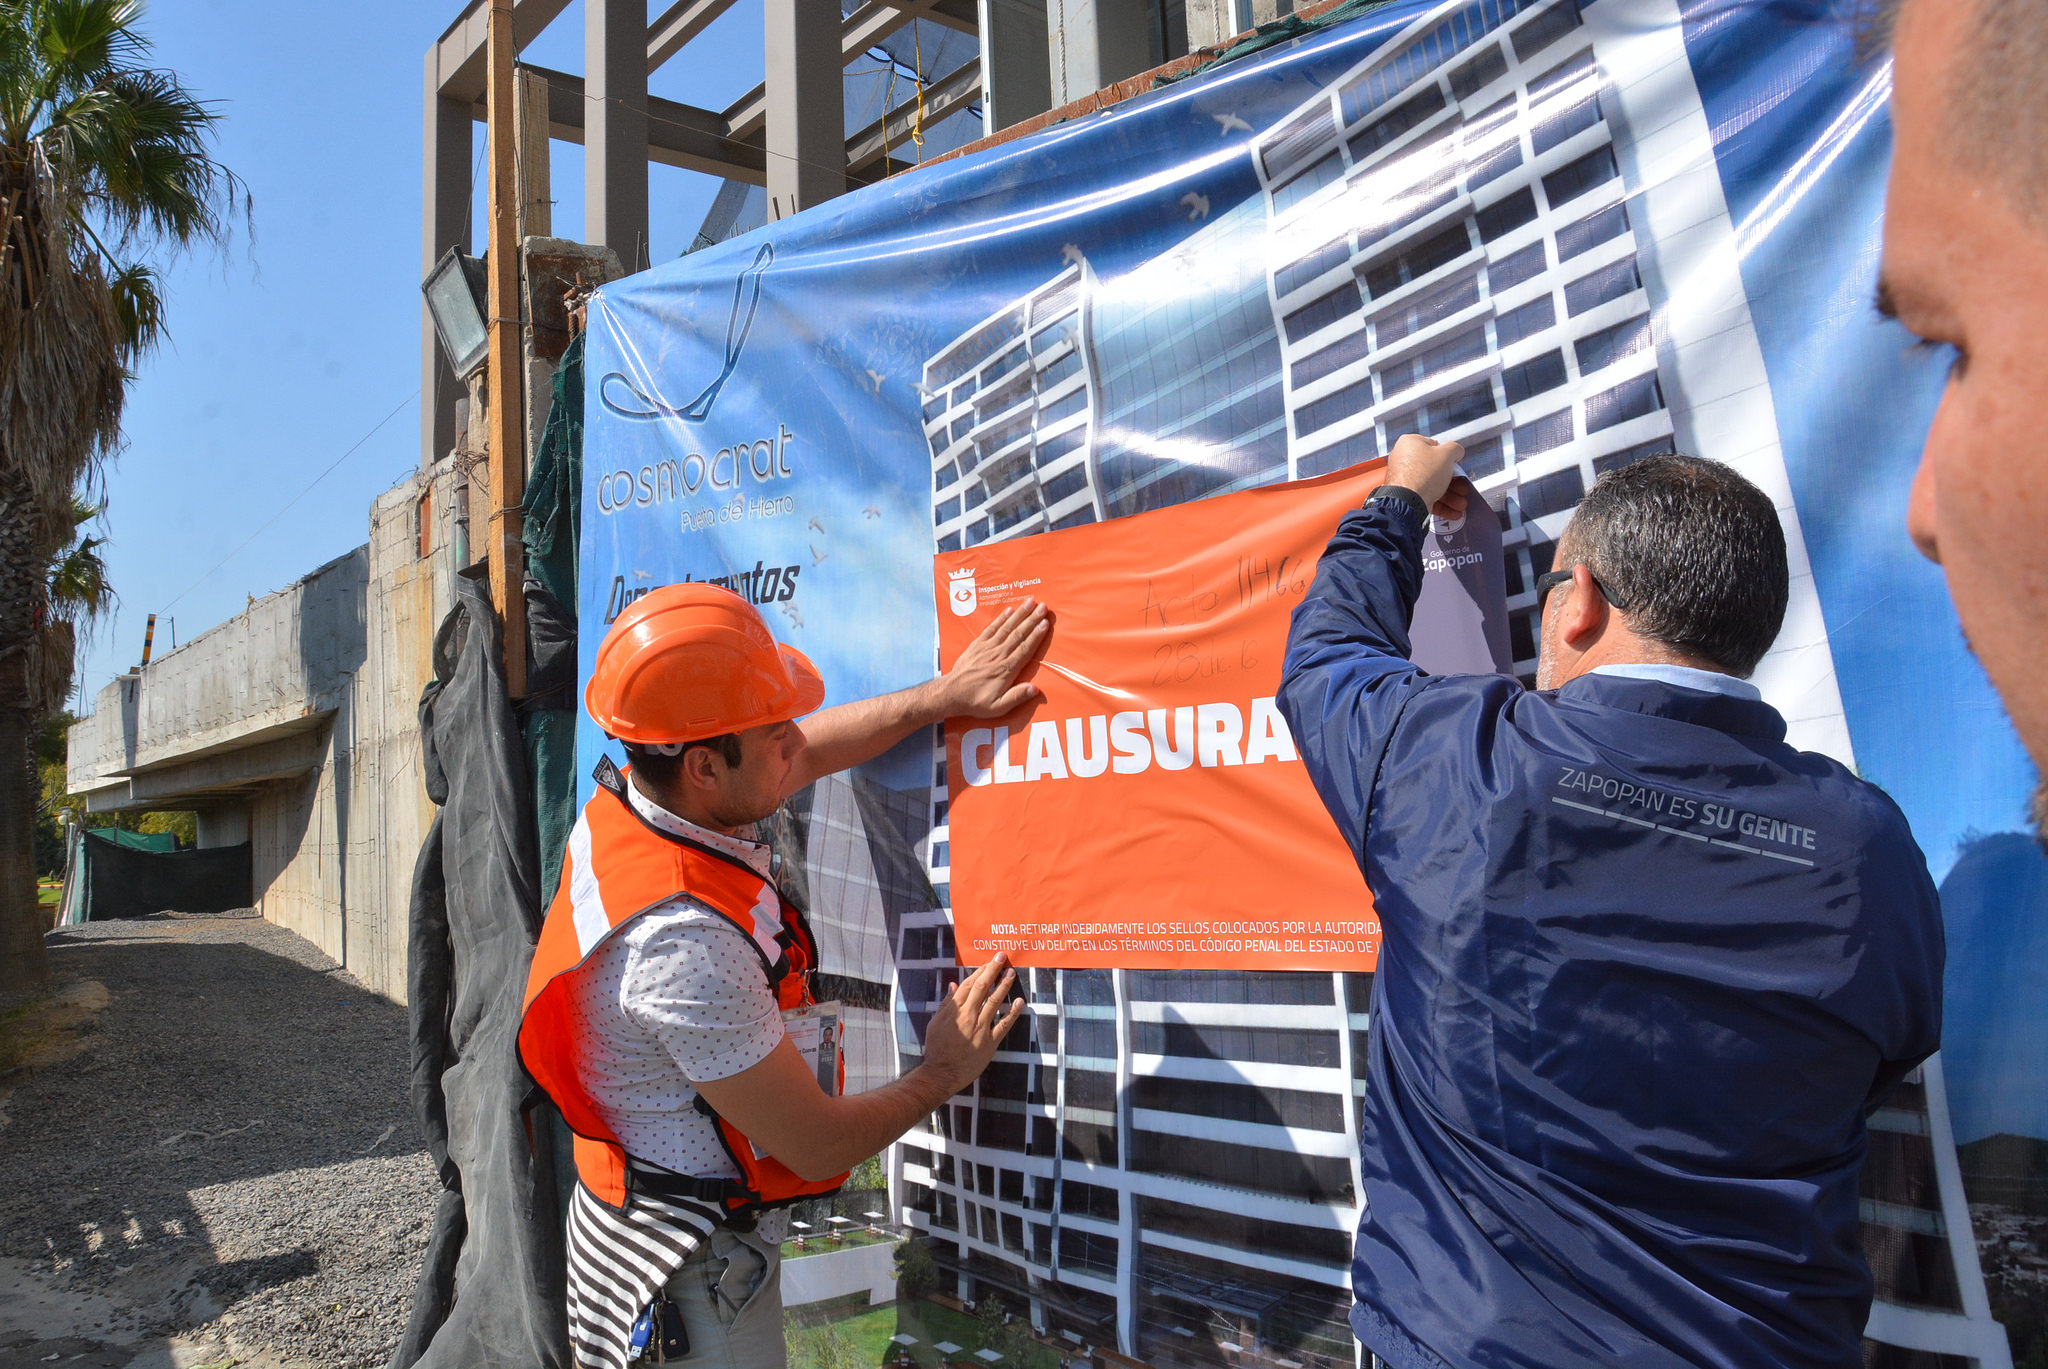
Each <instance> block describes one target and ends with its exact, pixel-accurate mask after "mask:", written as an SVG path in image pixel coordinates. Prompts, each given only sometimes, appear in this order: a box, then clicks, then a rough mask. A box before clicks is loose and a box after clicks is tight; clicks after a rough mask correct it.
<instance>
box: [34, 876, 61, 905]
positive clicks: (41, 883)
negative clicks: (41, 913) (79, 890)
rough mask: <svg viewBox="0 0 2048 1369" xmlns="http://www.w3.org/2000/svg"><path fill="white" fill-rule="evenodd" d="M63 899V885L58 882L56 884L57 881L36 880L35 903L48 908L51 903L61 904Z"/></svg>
mask: <svg viewBox="0 0 2048 1369" xmlns="http://www.w3.org/2000/svg"><path fill="white" fill-rule="evenodd" d="M63 898H64V886H63V884H61V883H59V882H57V881H55V880H40V879H39V880H37V881H36V902H37V903H40V904H42V905H43V906H44V907H48V906H49V905H50V904H52V903H59V902H62V901H63Z"/></svg>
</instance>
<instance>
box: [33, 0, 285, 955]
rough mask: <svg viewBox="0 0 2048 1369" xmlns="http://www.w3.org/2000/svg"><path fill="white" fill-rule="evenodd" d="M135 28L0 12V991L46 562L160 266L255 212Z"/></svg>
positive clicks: (103, 437)
mask: <svg viewBox="0 0 2048 1369" xmlns="http://www.w3.org/2000/svg"><path fill="white" fill-rule="evenodd" d="M141 16H142V4H141V0H0V993H4V992H7V991H9V990H16V989H21V988H24V987H29V986H32V985H34V984H36V983H38V982H40V981H41V980H42V979H44V978H45V977H46V976H47V973H48V969H47V964H46V962H45V960H44V956H43V944H42V937H41V935H40V919H39V916H38V914H37V911H36V906H35V876H34V871H33V868H32V867H33V864H34V861H33V856H32V851H33V843H34V829H35V814H36V798H37V793H36V786H35V783H34V780H33V775H34V746H33V743H34V741H35V738H36V736H37V735H38V726H37V724H38V722H39V720H40V718H41V716H42V714H43V713H44V711H46V710H47V709H49V708H51V707H53V706H54V705H56V704H57V703H59V702H61V701H62V698H63V696H64V694H65V693H66V692H67V691H68V689H69V681H70V674H71V669H70V667H71V661H70V647H69V645H68V639H69V637H70V634H69V633H68V632H49V631H46V629H47V628H48V626H49V624H50V623H51V621H52V616H51V601H50V581H49V579H48V571H49V569H50V567H51V564H52V558H53V557H54V556H55V555H56V554H57V553H58V552H59V551H61V550H62V548H63V547H64V545H65V544H66V542H68V541H69V540H70V538H71V536H72V534H73V531H74V529H75V527H76V523H75V522H74V521H73V519H72V518H71V514H72V512H73V510H74V503H73V496H74V494H75V493H76V492H77V491H78V490H80V489H81V488H91V486H92V482H93V479H94V477H95V476H96V475H98V474H99V472H100V471H101V470H102V468H103V467H104V464H105V463H106V462H107V461H108V460H110V459H111V458H112V457H113V456H114V454H115V452H116V451H117V450H118V448H119V445H120V437H121V407H122V401H123V399H124V398H125V393H126V385H127V381H128V379H129V376H130V369H129V368H130V367H132V366H133V365H134V364H135V363H136V361H137V360H138V359H139V358H140V357H141V356H142V355H143V354H144V353H146V352H147V351H148V350H149V349H150V348H151V347H152V346H153V345H154V344H155V343H156V341H157V340H158V338H159V337H160V336H161V334H162V332H163V317H164V316H163V297H162V295H161V293H160V291H159V288H158V275H157V271H158V269H159V268H160V266H161V265H162V263H163V261H164V260H165V259H167V258H168V257H169V256H171V255H174V254H175V253H177V252H178V251H180V250H183V249H186V248H189V247H193V246H196V245H200V244H207V243H211V244H215V245H224V244H225V243H226V242H227V240H228V237H229V233H230V230H231V228H232V226H233V221H234V219H235V218H236V217H237V216H238V215H239V216H241V217H246V216H247V213H248V195H247V192H246V190H245V188H244V187H243V186H242V184H241V182H240V181H239V180H238V179H237V178H236V177H235V176H234V174H233V173H232V172H230V171H228V170H227V168H225V167H224V166H222V165H221V164H220V163H219V162H218V161H216V160H215V159H214V157H213V155H212V150H211V149H212V143H213V130H214V124H215V122H216V121H217V119H218V118H219V116H218V114H216V113H215V112H214V111H213V110H212V109H210V108H208V107H207V106H206V105H205V104H203V103H201V102H200V101H199V100H197V99H195V98H194V97H193V96H192V95H191V94H190V93H189V92H187V91H186V90H185V88H184V87H183V86H182V85H180V84H179V83H178V79H177V77H176V76H175V74H173V73H171V72H168V71H162V70H158V69H155V68H152V67H150V66H148V65H147V58H148V55H149V44H148V41H147V40H146V39H144V38H143V37H142V35H141V34H140V33H139V32H137V30H136V24H137V21H138V20H139V19H140V18H141ZM87 550H91V549H90V548H88V549H87ZM58 655H61V656H62V658H63V659H62V660H61V661H59V660H56V659H53V657H55V656H58ZM53 691H54V693H53Z"/></svg>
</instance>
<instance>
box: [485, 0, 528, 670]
mask: <svg viewBox="0 0 2048 1369" xmlns="http://www.w3.org/2000/svg"><path fill="white" fill-rule="evenodd" d="M488 47H489V50H488V53H487V61H488V64H489V67H490V87H489V92H490V94H489V102H488V105H487V111H486V128H487V129H488V134H489V137H490V152H491V177H490V202H491V216H490V225H491V234H490V249H489V264H490V311H491V359H490V375H489V377H488V387H489V396H490V407H491V417H490V461H491V510H490V516H489V518H488V520H487V521H486V524H485V526H486V527H487V528H488V532H487V533H486V541H485V544H484V545H485V548H486V554H487V555H488V556H489V557H490V565H491V602H492V604H493V605H494V606H495V607H496V608H497V610H498V621H499V622H500V623H502V624H503V625H504V629H505V691H506V693H508V694H510V695H511V696H512V697H513V698H515V699H517V698H520V697H522V696H524V695H525V693H526V593H525V585H524V574H525V556H524V548H523V547H522V546H521V545H520V541H519V532H520V513H519V505H520V502H521V501H522V500H523V499H524V498H525V497H526V424H525V423H524V422H523V421H521V420H522V416H521V412H520V410H521V403H520V385H519V378H520V377H519V373H520V371H521V369H522V365H523V358H522V354H521V353H522V349H521V347H520V344H519V187H518V171H517V166H518V155H519V137H518V128H519V124H518V118H517V113H516V111H515V109H514V107H513V104H514V97H513V85H514V82H513V72H512V59H513V39H512V0H491V23H490V33H489V39H488Z"/></svg>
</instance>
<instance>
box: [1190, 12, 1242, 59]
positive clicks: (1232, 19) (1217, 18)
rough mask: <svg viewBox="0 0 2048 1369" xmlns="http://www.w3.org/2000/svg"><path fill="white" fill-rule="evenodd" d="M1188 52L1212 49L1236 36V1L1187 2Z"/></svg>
mask: <svg viewBox="0 0 2048 1369" xmlns="http://www.w3.org/2000/svg"><path fill="white" fill-rule="evenodd" d="M1187 16H1188V51H1189V52H1193V51H1194V50H1195V49H1196V48H1213V47H1215V46H1216V45H1217V44H1218V43H1221V42H1222V41H1223V40H1224V39H1226V38H1234V37H1236V36H1237V34H1238V31H1239V30H1238V26H1237V5H1236V0H1187Z"/></svg>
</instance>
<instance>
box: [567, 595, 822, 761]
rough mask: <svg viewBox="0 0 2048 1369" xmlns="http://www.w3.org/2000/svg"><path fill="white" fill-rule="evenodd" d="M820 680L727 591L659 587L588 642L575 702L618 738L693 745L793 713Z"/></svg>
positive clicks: (798, 713)
mask: <svg viewBox="0 0 2048 1369" xmlns="http://www.w3.org/2000/svg"><path fill="white" fill-rule="evenodd" d="M824 701H825V681H824V680H823V679H822V678H820V676H819V675H818V669H817V667H816V666H814V665H812V664H811V663H810V660H809V658H807V657H806V656H805V655H804V654H803V653H802V652H801V651H798V650H797V649H796V648H795V647H791V646H785V645H782V644H781V643H778V642H777V641H776V640H775V638H774V636H773V635H772V634H771V633H770V632H769V631H768V624H766V623H764V622H763V621H761V615H760V613H759V612H758V611H757V610H756V609H755V608H754V606H753V605H752V604H750V603H748V602H747V601H746V600H745V599H742V598H741V597H740V596H739V595H737V594H734V593H733V592H732V591H731V590H729V589H721V588H719V587H718V586H717V585H707V584H701V583H690V584H682V585H664V586H663V587H661V588H660V589H657V590H653V591H650V592H649V593H647V594H643V595H642V596H640V598H638V599H636V600H634V601H633V602H632V603H631V604H629V605H628V606H627V607H626V611H625V612H623V613H621V614H620V615H619V616H618V619H617V621H615V622H614V623H613V624H612V628H611V631H610V632H607V633H606V634H605V638H604V641H603V642H601V643H599V644H598V648H597V664H596V665H595V666H594V667H593V668H592V669H591V672H590V683H589V684H588V685H587V686H585V687H584V690H583V706H584V707H585V708H587V709H589V710H590V716H591V717H592V718H593V719H595V720H596V722H597V725H598V726H599V727H601V728H603V729H604V730H605V731H606V732H608V733H610V734H611V735H612V736H614V737H617V738H618V739H619V740H620V741H622V742H635V743H640V744H643V745H661V744H663V743H674V742H687V741H695V740H697V739H698V738H700V737H716V736H720V735H722V734H724V733H727V732H739V731H743V730H744V729H746V728H749V727H763V726H766V725H767V724H769V723H779V722H787V721H789V720H790V719H791V718H800V717H802V716H803V715H804V714H806V713H809V712H811V711H812V710H813V709H815V708H817V706H818V705H819V704H821V703H823V702H824Z"/></svg>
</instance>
